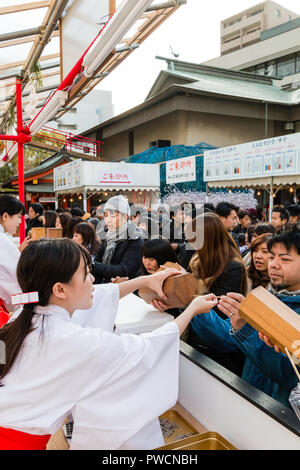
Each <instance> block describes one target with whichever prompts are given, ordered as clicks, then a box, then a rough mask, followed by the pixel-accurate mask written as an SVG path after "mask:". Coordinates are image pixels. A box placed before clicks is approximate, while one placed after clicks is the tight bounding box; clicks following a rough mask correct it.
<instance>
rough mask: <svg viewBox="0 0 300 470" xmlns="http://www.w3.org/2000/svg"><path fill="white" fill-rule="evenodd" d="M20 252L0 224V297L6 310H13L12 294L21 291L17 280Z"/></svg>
mask: <svg viewBox="0 0 300 470" xmlns="http://www.w3.org/2000/svg"><path fill="white" fill-rule="evenodd" d="M19 257H20V252H19V250H18V248H17V247H16V246H15V244H14V242H13V241H12V240H10V238H9V236H8V235H6V234H5V232H4V229H3V227H2V225H1V224H0V298H1V299H2V300H3V301H4V303H5V305H6V307H7V309H8V310H10V311H12V310H14V307H13V306H12V303H11V296H12V294H18V293H19V292H22V290H21V288H20V286H19V283H18V281H17V274H16V269H17V264H18V261H19Z"/></svg>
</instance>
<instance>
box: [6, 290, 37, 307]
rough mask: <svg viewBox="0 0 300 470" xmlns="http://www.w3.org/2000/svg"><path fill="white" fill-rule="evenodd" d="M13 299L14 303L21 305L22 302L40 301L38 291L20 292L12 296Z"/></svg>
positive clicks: (32, 302) (33, 302)
mask: <svg viewBox="0 0 300 470" xmlns="http://www.w3.org/2000/svg"><path fill="white" fill-rule="evenodd" d="M11 301H12V304H13V305H20V304H36V303H38V301H39V293H38V292H26V293H23V292H22V293H20V294H13V295H12V296H11Z"/></svg>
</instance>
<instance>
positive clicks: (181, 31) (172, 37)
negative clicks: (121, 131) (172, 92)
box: [96, 0, 300, 115]
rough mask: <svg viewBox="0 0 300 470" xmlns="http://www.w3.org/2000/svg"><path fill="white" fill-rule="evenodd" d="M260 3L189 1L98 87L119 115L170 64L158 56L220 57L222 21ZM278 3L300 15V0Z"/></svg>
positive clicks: (141, 98) (141, 97)
mask: <svg viewBox="0 0 300 470" xmlns="http://www.w3.org/2000/svg"><path fill="white" fill-rule="evenodd" d="M161 1H162V0H161ZM258 3H260V2H259V1H258V0H206V1H203V0H187V4H185V5H182V6H181V7H180V8H179V9H178V10H177V11H176V12H175V13H173V15H171V17H170V18H168V19H167V20H166V21H165V22H164V23H163V24H162V25H161V26H160V27H159V28H158V29H157V30H156V31H155V32H154V33H152V34H151V36H150V37H148V38H147V39H146V40H145V41H144V42H143V43H142V45H141V46H140V48H139V49H137V50H135V51H133V53H132V54H131V55H130V56H129V57H128V58H127V59H126V60H125V61H124V62H123V63H122V64H120V65H119V66H118V67H117V68H116V69H115V70H114V71H113V72H112V73H111V74H110V75H109V76H108V77H106V78H105V79H104V80H103V81H102V82H101V84H100V85H98V86H97V88H96V89H101V90H111V91H112V99H113V104H114V106H115V114H116V115H117V114H119V113H121V112H123V111H126V110H127V109H130V108H132V107H134V106H136V105H138V104H140V103H142V102H143V101H144V100H145V98H146V96H147V94H148V92H149V91H150V89H151V87H152V85H153V83H154V81H155V79H156V77H157V76H158V74H159V72H160V70H163V69H166V67H167V66H166V62H165V61H162V60H158V59H155V56H163V57H173V56H172V53H171V49H170V47H171V48H172V50H173V51H174V52H175V53H179V57H178V59H180V60H187V61H191V62H195V63H201V62H205V61H207V60H209V59H213V58H215V57H218V56H219V55H220V23H221V21H222V20H224V19H226V18H228V17H230V16H232V15H235V14H237V13H239V12H241V11H243V10H245V9H247V8H250V7H252V6H254V5H257V4H258ZM277 3H279V5H282V6H283V7H285V8H287V9H289V10H291V11H293V12H294V13H296V14H299V15H300V0H279V1H278V2H277ZM299 41H300V38H299Z"/></svg>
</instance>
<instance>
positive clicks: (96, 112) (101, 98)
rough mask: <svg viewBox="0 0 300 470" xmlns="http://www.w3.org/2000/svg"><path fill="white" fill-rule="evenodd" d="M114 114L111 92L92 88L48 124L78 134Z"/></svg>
mask: <svg viewBox="0 0 300 470" xmlns="http://www.w3.org/2000/svg"><path fill="white" fill-rule="evenodd" d="M113 114H114V107H113V104H112V92H111V91H104V90H92V91H91V92H90V93H89V94H88V95H87V96H85V97H84V98H83V99H82V100H80V101H79V102H78V103H77V104H76V105H75V106H74V107H73V108H72V109H71V110H69V111H68V112H66V113H65V114H63V115H62V117H61V118H59V119H58V120H57V121H51V123H49V125H50V126H51V127H53V128H55V129H59V130H62V131H67V132H71V133H73V134H77V135H80V134H82V132H84V131H86V130H87V129H90V128H91V127H94V126H97V125H99V124H101V122H103V121H106V120H107V119H109V118H110V117H111V116H113Z"/></svg>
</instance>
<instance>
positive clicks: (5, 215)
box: [2, 212, 9, 222]
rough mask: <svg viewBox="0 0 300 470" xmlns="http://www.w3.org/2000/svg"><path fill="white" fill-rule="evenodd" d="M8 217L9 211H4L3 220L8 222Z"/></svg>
mask: <svg viewBox="0 0 300 470" xmlns="http://www.w3.org/2000/svg"><path fill="white" fill-rule="evenodd" d="M8 217H9V215H8V212H4V214H2V221H3V222H6V221H7V220H8Z"/></svg>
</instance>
